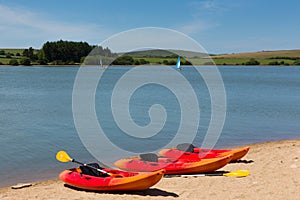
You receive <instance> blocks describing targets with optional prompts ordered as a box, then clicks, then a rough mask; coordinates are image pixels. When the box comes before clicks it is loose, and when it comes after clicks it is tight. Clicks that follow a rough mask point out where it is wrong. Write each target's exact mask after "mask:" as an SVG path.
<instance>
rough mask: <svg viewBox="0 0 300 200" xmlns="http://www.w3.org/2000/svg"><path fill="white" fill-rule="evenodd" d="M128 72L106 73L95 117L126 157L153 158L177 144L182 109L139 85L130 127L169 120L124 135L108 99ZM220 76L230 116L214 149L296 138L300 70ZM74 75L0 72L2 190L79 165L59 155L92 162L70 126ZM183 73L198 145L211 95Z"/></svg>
mask: <svg viewBox="0 0 300 200" xmlns="http://www.w3.org/2000/svg"><path fill="white" fill-rule="evenodd" d="M130 69H131V68H130V67H114V68H110V69H108V70H107V72H105V74H104V75H103V79H102V80H101V83H102V85H101V86H99V87H98V88H97V94H96V98H95V102H96V111H97V117H98V119H99V123H100V125H101V126H102V128H103V130H105V131H106V132H109V134H108V135H107V137H108V138H109V139H111V140H112V141H113V143H114V144H115V145H118V146H121V147H122V148H123V149H125V150H128V151H137V152H138V151H139V149H140V148H146V150H149V151H151V150H153V148H154V149H155V147H153V146H155V145H156V144H157V145H158V146H162V145H164V144H166V143H167V141H168V140H170V139H171V138H172V137H174V133H175V132H176V130H177V129H178V127H179V123H178V121H179V120H180V110H179V108H178V107H179V102H178V100H176V98H175V96H174V94H173V93H172V92H170V91H169V90H168V89H167V88H165V87H162V86H159V85H156V84H153V85H151V84H149V85H145V86H143V87H142V88H140V89H139V90H137V91H136V92H135V93H134V94H133V95H132V98H131V100H130V113H131V115H132V116H133V120H134V122H135V123H136V124H138V125H140V126H146V125H147V124H148V123H149V116H148V114H147V112H148V109H149V107H150V106H151V105H153V104H161V105H162V106H164V107H165V110H166V112H167V113H168V118H167V121H166V124H165V126H164V128H163V130H162V131H161V132H160V133H159V136H157V137H152V139H151V140H146V141H145V140H142V139H134V138H132V137H130V136H128V135H126V134H123V135H122V134H121V133H122V131H121V130H120V129H118V127H117V125H116V123H115V122H114V120H113V116H112V114H111V109H110V101H109V98H110V96H111V94H112V90H113V87H114V84H115V83H116V81H117V80H118V79H119V78H120V77H121V76H122V74H124V73H125V72H127V71H129V70H130ZM219 70H220V72H221V75H222V78H223V80H224V85H225V89H226V95H227V112H226V119H225V125H224V128H223V131H222V134H221V136H220V138H219V140H218V142H217V144H216V146H215V147H216V148H225V147H233V146H237V145H246V144H249V143H258V142H265V141H272V140H281V139H295V138H300V123H299V119H300V67H256V66H253V67H237V66H232V67H231V66H226V67H219ZM77 71H78V67H42V66H41V67H6V66H2V67H0V103H1V104H0V136H1V137H0V152H1V154H0V161H1V162H0V170H1V176H2V177H1V181H0V187H3V186H7V185H11V184H15V183H19V182H28V181H36V180H42V179H49V178H55V177H57V175H58V173H59V172H60V171H62V170H63V169H66V168H68V167H73V166H76V165H74V164H72V163H68V164H64V163H59V162H58V161H56V160H55V154H56V152H57V151H58V150H61V149H64V150H67V151H68V152H69V153H70V154H71V155H72V156H73V157H74V158H76V159H77V160H80V161H83V162H91V161H95V159H94V158H93V157H92V156H91V155H90V153H89V152H88V151H87V150H86V149H85V147H84V145H83V144H82V142H81V140H80V138H79V135H78V134H77V131H76V129H75V125H74V121H73V114H72V90H73V84H74V80H75V77H76V73H77ZM180 73H181V74H183V75H184V76H185V77H186V78H187V79H188V80H189V83H190V84H191V86H192V88H193V89H194V90H195V92H196V95H197V97H198V100H199V105H200V106H199V108H200V111H201V116H200V124H199V129H198V134H197V136H196V138H195V140H194V143H195V144H198V145H199V144H201V141H202V140H203V136H204V135H205V132H206V131H207V127H208V125H209V121H210V117H211V111H210V99H209V93H208V90H207V88H206V86H205V84H204V82H203V80H202V78H201V77H200V76H199V75H198V74H197V73H196V70H195V69H194V68H184V69H183V70H182V71H181V72H180ZM179 87H180V86H179ZM149 141H150V145H149V144H147V142H149ZM132 144H136V145H132ZM103 151H105V155H107V157H114V155H113V152H110V151H107V150H103ZM103 159H104V161H105V158H103Z"/></svg>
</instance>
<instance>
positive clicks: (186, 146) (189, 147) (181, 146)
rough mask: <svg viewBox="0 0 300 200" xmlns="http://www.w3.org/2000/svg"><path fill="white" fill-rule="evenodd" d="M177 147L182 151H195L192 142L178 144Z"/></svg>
mask: <svg viewBox="0 0 300 200" xmlns="http://www.w3.org/2000/svg"><path fill="white" fill-rule="evenodd" d="M176 148H177V149H178V150H180V151H184V152H190V153H194V148H195V146H194V145H193V144H190V143H182V144H178V145H177V146H176Z"/></svg>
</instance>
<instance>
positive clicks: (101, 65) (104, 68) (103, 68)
mask: <svg viewBox="0 0 300 200" xmlns="http://www.w3.org/2000/svg"><path fill="white" fill-rule="evenodd" d="M100 67H101V68H100V69H102V70H106V67H104V66H103V63H102V59H101V58H100Z"/></svg>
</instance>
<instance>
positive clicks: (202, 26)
mask: <svg viewBox="0 0 300 200" xmlns="http://www.w3.org/2000/svg"><path fill="white" fill-rule="evenodd" d="M216 26H218V25H217V24H214V23H209V22H206V21H203V20H199V19H198V20H195V21H191V22H187V23H186V24H182V25H180V26H178V27H176V30H179V31H181V32H183V33H185V34H188V35H189V34H195V33H199V32H202V31H206V30H209V29H212V28H214V27H216Z"/></svg>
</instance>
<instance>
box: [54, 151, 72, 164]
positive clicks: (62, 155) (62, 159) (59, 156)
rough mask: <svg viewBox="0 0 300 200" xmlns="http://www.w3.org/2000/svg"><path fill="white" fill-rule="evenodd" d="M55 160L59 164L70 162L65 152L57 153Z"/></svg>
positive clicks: (70, 159)
mask: <svg viewBox="0 0 300 200" xmlns="http://www.w3.org/2000/svg"><path fill="white" fill-rule="evenodd" d="M56 159H57V160H58V161H60V162H70V161H72V158H70V156H69V155H68V154H67V152H65V151H59V152H57V154H56Z"/></svg>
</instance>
